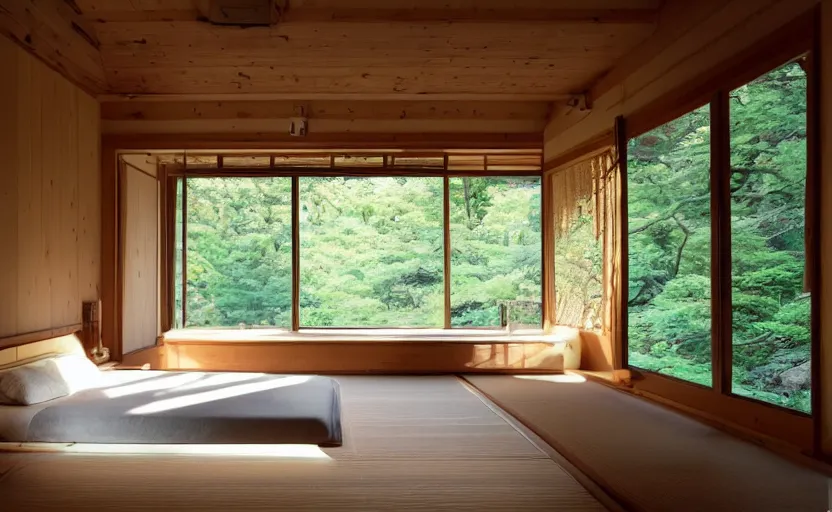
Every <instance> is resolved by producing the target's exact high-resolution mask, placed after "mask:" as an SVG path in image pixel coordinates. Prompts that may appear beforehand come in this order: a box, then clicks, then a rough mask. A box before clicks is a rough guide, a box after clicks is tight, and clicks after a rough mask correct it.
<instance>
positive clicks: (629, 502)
mask: <svg viewBox="0 0 832 512" xmlns="http://www.w3.org/2000/svg"><path fill="white" fill-rule="evenodd" d="M559 377H567V378H559ZM568 377H570V376H568V375H567V376H532V375H530V376H522V377H510V376H499V375H474V376H469V377H466V378H467V380H469V381H470V382H471V383H472V384H473V385H475V386H476V387H477V389H479V390H480V391H482V392H484V393H485V394H486V395H487V396H489V397H491V398H492V399H493V400H494V401H495V402H496V403H497V404H499V405H500V406H501V407H502V408H503V409H505V410H506V411H507V412H509V413H511V414H512V415H513V416H514V417H516V418H518V419H519V420H521V421H522V422H523V423H524V424H526V425H529V426H530V427H531V428H532V429H533V430H534V431H535V432H536V433H537V434H539V435H540V436H541V437H542V438H543V439H545V440H546V441H547V442H549V443H550V444H551V445H552V446H553V447H554V448H555V449H557V450H558V451H559V452H560V453H561V454H562V455H563V456H564V457H566V458H567V460H571V461H573V462H574V463H575V464H576V465H577V466H578V467H580V468H581V469H582V470H583V471H584V472H585V473H586V474H587V475H588V476H590V477H591V478H593V479H594V481H596V482H597V483H599V484H600V485H601V486H602V487H603V488H604V489H606V490H607V491H608V492H609V494H611V495H613V496H614V497H615V498H616V499H617V501H618V502H619V503H621V504H622V505H624V506H625V508H627V509H629V510H643V511H674V512H686V511H690V512H701V511H723V510H724V511H726V512H730V511H749V512H751V511H753V512H762V511H766V512H767V511H771V512H786V511H794V512H809V511H821V512H822V511H827V510H829V509H830V505H832V503H830V502H829V498H828V496H832V494H830V490H832V486H830V482H832V479H829V478H827V477H826V476H825V475H823V474H821V473H819V472H816V471H813V470H811V469H808V468H806V467H804V466H799V465H797V464H794V463H792V462H790V461H788V460H786V459H783V458H781V457H779V456H777V455H775V454H773V453H772V452H770V451H768V450H766V449H764V448H762V447H760V446H757V445H754V444H751V443H748V442H745V441H743V440H740V439H738V438H736V437H733V436H731V435H729V434H726V433H724V432H722V431H720V430H717V429H715V428H712V427H710V426H707V425H704V424H702V423H700V422H698V421H695V420H693V419H691V418H690V417H688V416H685V415H683V414H679V413H677V412H675V411H672V410H670V409H668V408H666V407H663V406H661V405H659V404H656V403H653V402H650V401H648V400H645V399H642V398H639V397H635V396H632V395H629V394H626V393H623V392H620V391H616V390H613V389H610V388H608V387H606V386H604V385H602V384H598V383H595V382H591V381H585V380H583V379H581V378H571V379H570V378H568ZM572 377H578V376H572Z"/></svg>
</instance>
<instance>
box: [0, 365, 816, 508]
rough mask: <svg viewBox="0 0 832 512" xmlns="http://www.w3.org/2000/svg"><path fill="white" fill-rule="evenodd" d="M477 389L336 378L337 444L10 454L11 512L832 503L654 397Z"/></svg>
mask: <svg viewBox="0 0 832 512" xmlns="http://www.w3.org/2000/svg"><path fill="white" fill-rule="evenodd" d="M466 379H467V381H466V380H463V379H461V378H457V377H454V376H430V377H371V376H367V377H338V380H339V381H340V382H341V385H342V399H343V426H344V434H345V436H344V445H343V446H342V447H339V448H326V449H323V450H321V449H319V448H317V447H306V448H307V449H306V450H301V451H298V452H293V451H287V452H286V453H277V454H272V455H261V456H243V455H239V454H231V455H170V454H168V455H150V454H80V453H6V454H0V510H3V511H6V510H9V511H17V510H25V511H36V510H67V511H69V510H120V511H124V510H193V511H197V510H198V511H205V510H356V511H357V510H361V511H375V510H378V511H382V510H384V511H393V510H423V511H439V510H455V511H456V510H470V511H480V510H504V511H524V510H535V511H537V510H541V511H542V510H568V511H573V510H574V511H582V510H598V511H600V510H637V511H674V512H676V511H705V510H707V511H722V510H724V511H754V512H760V511H773V512H774V511H777V512H780V511H792V510H793V511H801V512H809V511H824V510H827V508H828V505H827V489H828V480H827V478H826V477H825V476H824V475H822V474H820V473H817V472H814V471H811V470H809V469H807V468H805V467H802V466H798V465H795V464H793V463H791V462H789V461H786V460H784V459H781V458H780V457H778V456H776V455H774V454H772V453H770V452H768V451H766V450H764V449H762V448H760V447H757V446H755V445H752V444H749V443H746V442H744V441H741V440H739V439H736V438H734V437H732V436H730V435H728V434H725V433H722V432H720V431H718V430H715V429H713V428H711V427H708V426H705V425H703V424H701V423H698V422H696V421H694V420H692V419H690V418H688V417H686V416H683V415H680V414H678V413H675V412H673V411H671V410H669V409H667V408H665V407H662V406H659V405H656V404H653V403H651V402H648V401H646V400H643V399H640V398H636V397H632V396H629V395H627V394H624V393H621V392H618V391H615V390H612V389H609V388H607V387H605V386H602V385H600V384H596V383H592V382H588V381H583V379H581V378H579V377H577V376H569V375H566V376H552V377H547V376H525V377H519V376H505V375H503V376H497V375H485V376H482V375H481V376H470V377H467V378H466ZM469 383H470V384H469ZM471 384H473V385H474V386H476V389H474V388H473V387H471ZM485 396H488V397H490V398H491V400H489V399H488V398H485ZM492 400H493V402H492ZM495 403H496V404H499V406H500V407H497V406H496V405H495ZM506 411H508V412H510V413H511V414H512V415H514V417H512V416H509V415H508V414H507V413H506ZM515 417H516V418H515ZM518 419H519V420H520V421H522V423H524V424H526V425H528V426H529V427H530V428H531V430H529V429H527V428H525V427H524V426H523V424H522V423H520V421H518ZM532 430H533V431H534V432H536V433H537V434H539V435H540V437H537V435H535V434H534V433H532ZM543 439H545V440H546V441H548V442H549V444H546V442H544V441H543ZM553 448H554V449H553ZM555 449H556V450H558V451H555ZM576 468H580V469H581V471H579V470H578V469H576Z"/></svg>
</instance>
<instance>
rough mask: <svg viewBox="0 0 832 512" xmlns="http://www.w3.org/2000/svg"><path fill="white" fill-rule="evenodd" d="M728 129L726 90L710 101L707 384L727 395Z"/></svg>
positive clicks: (729, 329)
mask: <svg viewBox="0 0 832 512" xmlns="http://www.w3.org/2000/svg"><path fill="white" fill-rule="evenodd" d="M732 315H733V313H732V302H731V129H730V107H729V105H728V91H724V90H721V91H719V92H717V93H716V94H715V95H714V98H713V100H712V102H711V364H712V368H711V382H712V385H713V388H714V390H715V391H717V392H719V393H722V394H729V393H731V375H732V367H731V362H732V359H733V343H732V339H733V338H732V330H733V329H732V325H731V319H732Z"/></svg>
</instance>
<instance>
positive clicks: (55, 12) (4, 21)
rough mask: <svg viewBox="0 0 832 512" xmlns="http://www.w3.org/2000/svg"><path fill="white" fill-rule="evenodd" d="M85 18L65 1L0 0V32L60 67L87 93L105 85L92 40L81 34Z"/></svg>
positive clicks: (99, 89) (92, 34)
mask: <svg viewBox="0 0 832 512" xmlns="http://www.w3.org/2000/svg"><path fill="white" fill-rule="evenodd" d="M87 25H88V24H87V22H86V21H85V20H84V19H82V18H81V17H80V16H78V15H77V14H76V13H74V12H72V10H71V9H70V7H69V6H68V5H67V3H65V2H61V1H58V0H47V1H40V2H35V1H34V0H0V33H2V34H3V35H5V36H7V37H8V38H9V39H11V40H13V41H15V42H17V43H18V44H19V45H20V46H21V47H23V48H25V49H26V50H27V51H29V52H31V53H32V54H34V55H37V56H38V58H40V59H41V60H43V62H45V63H46V64H47V65H48V66H49V67H51V68H52V69H55V70H58V71H60V72H61V73H62V74H64V75H65V76H66V77H67V78H68V79H69V80H71V81H72V82H73V83H74V84H77V85H78V86H80V87H82V88H83V89H84V90H85V91H87V92H90V93H99V92H103V91H104V90H105V89H106V79H105V77H104V68H103V65H102V63H101V55H100V53H99V51H98V48H97V47H96V45H97V44H98V43H97V41H96V40H94V39H93V40H92V41H90V40H88V39H86V38H85V36H82V35H81V31H84V30H86V31H87V32H88V35H89V36H91V37H92V38H94V37H95V36H94V31H93V30H92V29H91V28H89V27H88V26H87Z"/></svg>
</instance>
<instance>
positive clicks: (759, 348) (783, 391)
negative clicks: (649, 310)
mask: <svg viewBox="0 0 832 512" xmlns="http://www.w3.org/2000/svg"><path fill="white" fill-rule="evenodd" d="M729 98H730V119H731V269H732V279H731V283H732V311H733V354H734V361H733V384H734V386H733V392H734V393H737V394H739V395H744V396H748V397H752V398H756V399H759V400H764V401H766V402H771V403H774V404H777V405H782V406H786V407H790V408H794V409H798V410H801V411H805V412H809V411H810V403H809V402H810V400H809V398H810V397H809V388H810V384H811V380H810V369H809V365H810V339H811V338H810V331H809V316H810V300H809V293H808V290H807V288H806V285H807V284H808V283H805V282H804V275H805V272H804V269H805V266H806V250H805V239H804V228H805V222H806V215H805V206H806V201H805V197H806V170H807V166H806V156H807V151H806V73H805V72H804V71H803V69H802V68H801V65H800V63H799V62H793V63H791V64H788V65H786V66H784V67H781V68H779V69H776V70H774V71H772V72H770V73H767V74H765V75H763V76H762V77H760V78H758V79H756V80H754V81H752V82H751V83H749V84H747V85H744V86H742V87H740V88H738V89H735V90H733V91H731V93H730V96H729Z"/></svg>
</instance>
